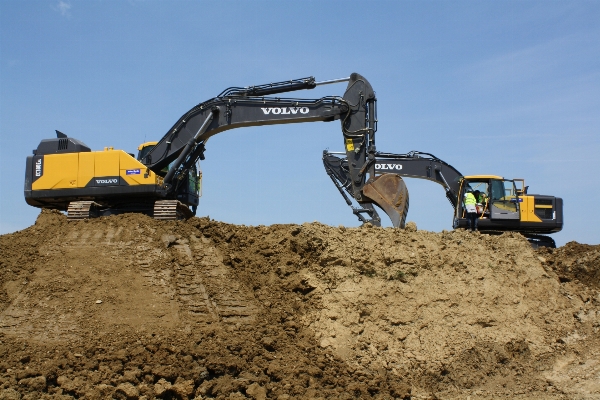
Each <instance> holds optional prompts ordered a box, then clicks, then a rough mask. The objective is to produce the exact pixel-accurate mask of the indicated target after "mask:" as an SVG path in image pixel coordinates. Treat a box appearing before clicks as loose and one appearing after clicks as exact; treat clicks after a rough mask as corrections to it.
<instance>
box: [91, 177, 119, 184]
mask: <svg viewBox="0 0 600 400" xmlns="http://www.w3.org/2000/svg"><path fill="white" fill-rule="evenodd" d="M117 183H119V180H118V179H117V178H111V179H96V184H97V185H116V184H117Z"/></svg>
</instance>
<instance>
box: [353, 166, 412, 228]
mask: <svg viewBox="0 0 600 400" xmlns="http://www.w3.org/2000/svg"><path fill="white" fill-rule="evenodd" d="M363 194H364V195H365V196H367V197H368V198H369V199H371V200H372V201H373V202H374V203H375V204H376V205H377V206H379V207H381V209H382V210H383V211H385V213H386V214H387V215H388V216H389V217H390V219H391V220H392V225H393V226H394V228H402V229H404V224H405V223H406V214H407V213H408V189H407V188H406V184H405V183H404V180H402V178H401V177H400V176H399V175H396V174H383V175H380V176H377V177H375V178H373V179H369V181H368V182H367V183H366V184H365V186H364V188H363Z"/></svg>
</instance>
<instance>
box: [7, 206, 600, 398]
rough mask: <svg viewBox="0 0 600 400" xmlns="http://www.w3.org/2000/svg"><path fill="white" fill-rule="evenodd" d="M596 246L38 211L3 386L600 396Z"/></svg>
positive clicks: (508, 236)
mask: <svg viewBox="0 0 600 400" xmlns="http://www.w3.org/2000/svg"><path fill="white" fill-rule="evenodd" d="M599 277H600V246H590V245H583V244H578V243H574V242H571V243H568V244H567V245H566V246H564V247H561V248H558V249H551V250H550V249H541V250H533V249H532V248H531V247H530V246H529V244H528V242H527V241H526V239H525V238H523V237H522V236H521V235H519V234H514V233H505V234H503V235H499V236H488V235H481V234H479V233H475V234H473V233H469V232H466V231H462V230H458V231H451V232H445V231H444V232H441V233H433V232H427V231H420V230H417V229H416V225H415V224H408V226H407V229H405V230H396V229H392V228H374V227H371V226H364V227H361V228H345V227H331V226H326V225H322V224H319V223H311V224H303V225H273V226H238V225H231V224H225V223H222V222H217V221H214V220H210V219H208V218H192V219H190V220H188V221H167V222H165V221H155V220H153V219H151V218H148V217H146V216H143V215H135V214H125V215H120V216H112V217H104V218H98V219H94V220H86V221H78V222H68V221H67V220H66V217H65V216H64V215H62V214H61V213H59V212H53V211H42V213H41V214H40V216H39V217H38V220H37V221H36V223H35V225H33V226H31V227H29V228H27V229H25V230H23V231H19V232H16V233H12V234H7V235H3V236H0V400H1V399H31V400H33V399H72V398H77V399H211V398H217V399H282V400H283V399H358V398H360V399H370V398H373V399H455V398H456V399H458V398H460V399H498V398H507V399H508V398H510V399H534V398H535V399H600V335H599V333H598V329H599V327H600V281H599Z"/></svg>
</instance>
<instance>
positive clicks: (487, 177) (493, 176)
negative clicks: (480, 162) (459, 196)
mask: <svg viewBox="0 0 600 400" xmlns="http://www.w3.org/2000/svg"><path fill="white" fill-rule="evenodd" d="M463 179H466V180H469V181H471V180H473V181H474V180H477V179H504V178H503V177H502V176H498V175H467V176H463Z"/></svg>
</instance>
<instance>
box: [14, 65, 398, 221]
mask: <svg viewBox="0 0 600 400" xmlns="http://www.w3.org/2000/svg"><path fill="white" fill-rule="evenodd" d="M338 82H348V84H347V88H346V91H345V93H344V95H343V96H341V97H340V96H327V97H323V98H320V99H296V98H281V97H272V95H275V94H279V93H284V92H291V91H296V90H304V89H313V88H315V87H317V86H319V85H325V84H332V83H338ZM334 120H340V122H341V129H342V135H343V140H344V145H345V146H346V148H347V149H348V151H347V154H346V157H347V159H348V160H350V167H349V170H348V173H349V176H351V179H352V183H351V184H350V186H349V190H350V191H351V193H352V196H353V198H354V199H356V201H357V202H358V203H359V205H360V207H359V210H358V211H357V213H358V214H357V215H360V218H361V220H362V221H363V222H372V223H373V224H376V225H378V224H379V222H380V219H379V216H378V214H377V211H376V209H375V207H374V204H377V205H379V206H380V207H381V208H383V209H384V210H386V212H387V213H388V215H390V218H392V219H393V220H394V221H396V223H395V226H400V225H402V224H403V218H404V215H405V214H404V203H402V202H401V201H400V202H398V201H397V200H398V198H407V197H408V195H407V193H406V186H405V185H404V184H403V182H402V181H401V180H400V181H399V182H398V185H397V186H396V187H395V188H393V189H392V190H391V192H390V194H391V196H392V197H393V199H392V203H393V204H392V203H390V204H381V203H378V202H389V201H388V199H382V198H378V199H372V198H369V197H368V196H366V195H364V190H365V189H368V188H367V187H366V186H369V185H371V183H370V184H369V185H366V177H367V175H368V174H374V169H373V168H374V167H373V166H372V165H370V164H369V165H368V166H367V164H366V163H367V160H368V159H369V158H370V157H372V156H373V154H374V151H375V132H376V128H377V126H376V98H375V92H374V90H373V88H372V87H371V85H370V83H369V82H368V81H367V80H366V79H365V78H364V77H363V76H361V75H359V74H357V73H353V74H352V75H351V76H350V77H348V78H342V79H334V80H330V81H323V82H316V81H315V78H314V77H308V78H302V79H294V80H289V81H284V82H277V83H269V84H265V85H258V86H248V87H232V88H229V89H226V90H225V91H223V92H222V93H221V94H219V95H218V96H217V97H214V98H212V99H210V100H207V101H205V102H203V103H200V104H198V105H197V106H195V107H193V108H192V109H191V110H189V111H188V112H187V113H185V114H184V115H183V116H181V118H179V120H178V121H177V122H176V123H175V124H174V125H173V126H172V127H171V129H169V130H168V132H167V133H166V134H165V135H164V136H163V137H162V138H161V139H160V140H158V141H156V142H148V143H144V144H142V145H141V146H140V147H139V149H138V155H137V157H134V155H133V154H129V153H127V152H126V151H123V150H117V149H113V148H112V147H107V148H104V150H102V151H92V150H91V149H90V148H89V147H88V146H86V145H85V144H84V143H83V142H81V141H79V140H77V139H75V138H72V137H68V136H67V135H65V134H63V133H61V132H59V131H56V134H57V137H56V138H52V139H45V140H42V141H41V143H40V144H39V145H38V147H37V149H35V150H34V151H33V155H31V156H29V157H27V163H26V173H25V200H26V201H27V203H28V204H30V205H32V206H35V207H44V208H53V209H58V210H63V211H67V215H68V218H69V219H71V220H73V219H83V218H90V217H95V216H102V215H110V214H118V213H122V212H142V213H146V214H148V215H152V216H153V217H154V218H158V219H175V218H187V217H190V216H192V215H194V214H195V212H196V207H197V206H198V202H199V197H200V186H201V177H200V174H199V172H198V168H197V162H198V161H199V160H203V159H204V152H205V149H206V147H205V146H206V143H207V141H208V139H209V138H210V137H211V136H213V135H216V134H217V133H220V132H223V131H226V130H229V129H234V128H242V127H249V126H259V125H273V124H289V123H302V122H318V121H323V122H329V121H334ZM252 151H256V150H255V149H253V150H252ZM363 215H365V216H363Z"/></svg>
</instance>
